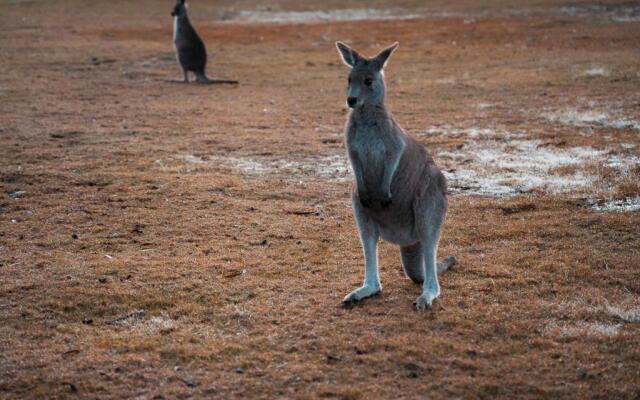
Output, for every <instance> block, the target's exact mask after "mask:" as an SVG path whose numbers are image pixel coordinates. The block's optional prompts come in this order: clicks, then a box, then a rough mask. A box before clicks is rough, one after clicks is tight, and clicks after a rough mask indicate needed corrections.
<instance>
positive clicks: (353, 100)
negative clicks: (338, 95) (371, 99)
mask: <svg viewBox="0 0 640 400" xmlns="http://www.w3.org/2000/svg"><path fill="white" fill-rule="evenodd" d="M357 102H358V98H357V97H349V98H348V99H347V104H348V105H349V107H351V108H353V106H355V105H356V103H357Z"/></svg>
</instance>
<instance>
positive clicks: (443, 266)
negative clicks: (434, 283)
mask: <svg viewBox="0 0 640 400" xmlns="http://www.w3.org/2000/svg"><path fill="white" fill-rule="evenodd" d="M457 263H458V259H457V258H455V257H454V256H449V257H445V258H443V259H442V260H440V261H438V265H437V267H438V273H441V272H442V271H445V270H447V269H449V267H453V266H454V265H456V264H457Z"/></svg>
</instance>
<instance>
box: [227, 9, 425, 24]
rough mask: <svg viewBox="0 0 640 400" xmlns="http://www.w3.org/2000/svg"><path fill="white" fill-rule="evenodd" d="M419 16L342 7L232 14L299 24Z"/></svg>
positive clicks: (253, 20) (252, 20) (241, 18)
mask: <svg viewBox="0 0 640 400" xmlns="http://www.w3.org/2000/svg"><path fill="white" fill-rule="evenodd" d="M416 18H420V15H418V14H413V13H407V11H406V10H401V9H374V8H358V9H342V10H313V11H250V10H244V11H240V12H239V13H238V14H237V15H235V16H234V18H233V19H234V20H236V21H238V22H250V23H267V24H301V23H313V22H329V21H331V22H333V21H386V20H407V19H416Z"/></svg>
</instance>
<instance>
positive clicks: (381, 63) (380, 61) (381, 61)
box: [371, 42, 399, 69]
mask: <svg viewBox="0 0 640 400" xmlns="http://www.w3.org/2000/svg"><path fill="white" fill-rule="evenodd" d="M398 45H399V43H398V42H395V43H394V44H392V45H391V46H389V47H387V48H386V49H384V50H382V51H381V52H380V53H378V55H377V56H375V57H373V58H372V59H371V61H373V62H374V63H376V64H377V65H378V68H380V69H384V67H386V66H387V61H389V57H391V53H393V52H394V51H395V49H397V48H398Z"/></svg>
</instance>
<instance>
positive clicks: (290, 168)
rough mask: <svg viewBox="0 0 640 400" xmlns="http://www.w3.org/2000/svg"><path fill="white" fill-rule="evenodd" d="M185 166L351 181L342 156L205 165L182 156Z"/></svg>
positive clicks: (239, 159)
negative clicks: (223, 167)
mask: <svg viewBox="0 0 640 400" xmlns="http://www.w3.org/2000/svg"><path fill="white" fill-rule="evenodd" d="M183 160H184V161H186V162H188V163H197V164H202V163H207V162H209V161H216V162H218V163H222V164H224V165H226V166H228V167H230V168H231V169H233V170H235V171H237V172H239V173H241V174H243V175H248V176H268V175H279V176H283V175H286V176H287V177H289V178H295V179H323V180H328V181H334V182H345V181H349V180H351V167H350V165H349V161H348V160H347V156H346V155H339V154H335V155H326V156H317V157H316V156H307V157H292V158H291V159H284V158H276V159H274V158H268V157H223V156H211V157H208V160H209V161H206V160H205V159H203V158H201V157H195V156H185V157H183Z"/></svg>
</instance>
